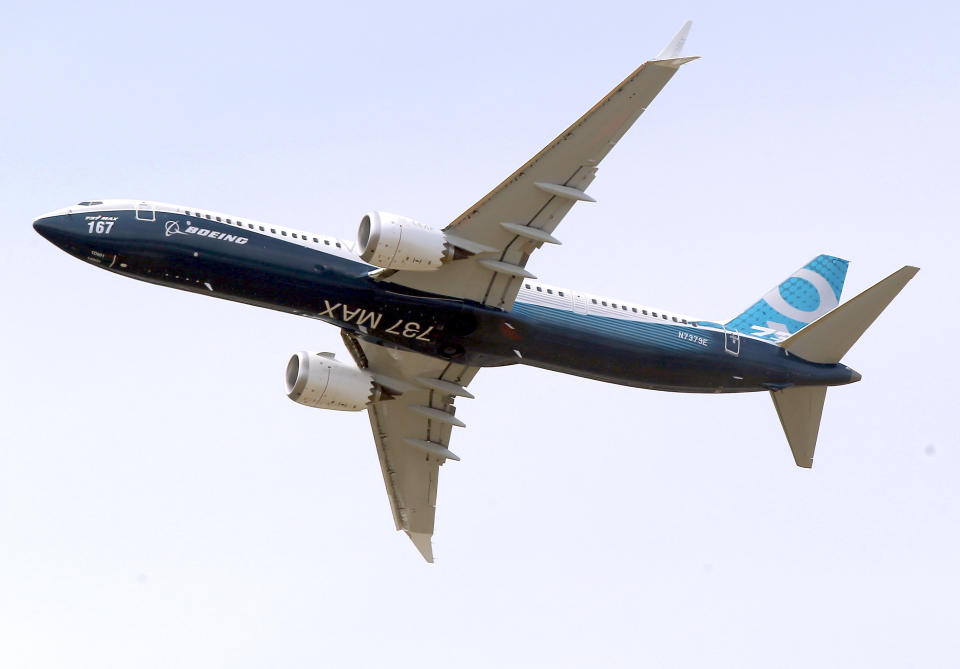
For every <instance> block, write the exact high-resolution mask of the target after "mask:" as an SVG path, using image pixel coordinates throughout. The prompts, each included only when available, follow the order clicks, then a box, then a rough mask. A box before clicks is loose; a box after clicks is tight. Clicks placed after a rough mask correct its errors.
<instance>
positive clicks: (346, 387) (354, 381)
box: [286, 351, 374, 411]
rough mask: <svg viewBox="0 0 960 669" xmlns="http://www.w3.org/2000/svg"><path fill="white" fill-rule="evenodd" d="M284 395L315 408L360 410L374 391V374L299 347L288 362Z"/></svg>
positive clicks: (329, 356)
mask: <svg viewBox="0 0 960 669" xmlns="http://www.w3.org/2000/svg"><path fill="white" fill-rule="evenodd" d="M286 379H287V397H289V398H290V399H292V400H293V401H294V402H296V403H297V404H303V405H304V406H308V407H315V408H317V409H336V410H337V411H363V410H364V409H365V408H367V402H369V401H370V400H371V399H372V397H373V394H374V387H373V377H372V376H370V374H368V373H366V372H364V371H363V370H360V369H357V368H356V367H354V366H353V365H348V364H345V363H342V362H340V361H339V360H336V359H334V357H333V353H308V352H307V351H300V352H299V353H297V354H295V355H294V356H293V357H292V358H290V362H288V363H287V374H286Z"/></svg>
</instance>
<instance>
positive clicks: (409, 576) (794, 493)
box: [0, 1, 960, 669]
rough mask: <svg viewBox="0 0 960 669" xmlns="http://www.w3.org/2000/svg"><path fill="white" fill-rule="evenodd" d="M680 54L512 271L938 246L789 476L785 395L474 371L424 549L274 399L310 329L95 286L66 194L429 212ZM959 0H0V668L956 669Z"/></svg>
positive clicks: (362, 423)
mask: <svg viewBox="0 0 960 669" xmlns="http://www.w3.org/2000/svg"><path fill="white" fill-rule="evenodd" d="M688 18H690V19H693V20H694V26H693V31H692V33H691V36H690V40H689V41H688V44H687V51H688V52H689V53H690V54H695V55H700V56H702V57H703V58H702V60H699V61H696V62H694V63H692V64H690V65H688V66H685V67H684V68H683V69H682V70H681V72H680V73H679V74H678V75H677V76H676V77H675V78H674V79H673V80H672V81H671V82H670V84H669V85H668V86H667V88H666V89H665V90H664V92H663V93H662V94H661V95H660V97H659V98H658V99H657V100H656V101H655V102H654V104H653V105H652V106H651V108H650V110H649V111H648V112H647V113H646V114H645V115H644V116H643V118H642V119H641V121H640V122H638V124H637V125H636V126H635V127H634V129H633V130H632V131H631V132H630V134H628V135H627V137H626V138H625V139H624V140H623V141H622V142H621V144H620V145H619V146H618V147H617V148H616V149H615V150H614V151H613V152H612V153H611V154H610V156H609V157H608V159H607V160H606V161H605V162H604V163H603V165H602V166H601V169H600V172H599V175H598V177H597V180H596V181H595V183H594V184H593V186H592V187H591V194H592V195H594V196H595V197H597V198H598V200H599V202H598V203H597V204H594V205H578V206H577V207H576V208H575V209H574V211H573V212H572V213H571V214H570V215H569V216H568V217H567V218H566V220H565V221H564V222H563V224H562V226H561V228H560V229H559V230H558V232H557V234H558V236H560V237H562V238H563V240H564V246H562V247H560V248H551V249H547V250H545V251H544V252H543V253H542V254H541V255H538V256H536V257H535V258H534V259H533V261H532V263H531V269H533V271H534V272H535V273H536V274H537V275H538V276H540V277H541V278H542V279H543V280H545V281H549V282H551V283H555V284H559V285H567V286H576V287H578V288H582V289H584V290H587V291H591V292H597V293H604V294H611V295H617V296H622V297H625V298H629V299H633V300H637V301H640V302H644V303H649V304H652V305H656V306H661V307H664V308H668V309H673V310H676V311H679V312H682V313H689V314H692V315H694V316H697V317H704V318H722V317H725V316H728V315H731V314H734V313H738V312H739V311H741V310H742V309H743V308H744V307H746V306H748V305H749V304H750V303H752V301H754V300H755V299H756V298H757V297H758V296H759V295H761V294H762V293H763V292H765V291H766V290H767V289H768V288H769V287H770V286H771V285H773V284H775V283H776V282H777V281H779V280H780V279H781V278H783V277H785V276H786V275H788V274H789V273H790V272H792V271H793V270H794V269H796V268H797V267H799V266H801V265H802V264H803V263H805V262H806V261H807V260H808V259H810V258H811V257H813V256H815V255H816V254H818V253H821V252H827V253H833V254H836V255H840V256H843V257H845V258H850V259H851V260H852V261H853V263H852V265H851V268H850V273H849V274H848V278H847V287H846V289H845V296H846V297H847V298H849V297H850V296H852V295H854V294H855V293H856V292H858V291H860V290H863V289H864V288H866V287H867V286H869V285H871V284H872V283H874V282H875V281H877V280H879V279H880V278H882V277H883V276H886V275H887V274H888V273H890V272H892V271H893V270H895V269H897V268H899V267H900V266H901V265H903V264H915V265H918V266H920V267H921V268H922V271H921V273H920V274H919V275H918V277H917V278H916V279H915V280H914V281H913V282H912V283H911V284H910V285H909V286H908V287H907V289H906V290H905V291H904V292H903V294H902V295H901V296H900V297H899V298H898V299H897V301H895V302H894V304H893V306H892V307H891V308H890V309H889V310H888V311H887V312H886V313H884V314H883V315H882V316H881V318H880V319H879V320H878V321H877V323H876V324H875V325H874V327H873V328H872V329H871V330H870V331H869V332H868V333H867V334H866V335H865V336H864V338H863V339H862V340H861V341H860V342H859V343H858V344H857V345H856V346H855V347H854V348H853V350H852V351H851V352H850V354H849V355H848V357H847V358H846V360H845V362H848V363H849V364H850V365H851V366H852V367H854V368H855V369H857V370H858V371H860V372H861V373H863V377H864V379H863V381H862V382H861V383H859V384H856V385H854V386H850V387H846V388H839V389H834V390H831V391H830V393H829V394H828V400H827V407H826V411H825V415H824V421H823V426H822V431H821V437H820V443H819V447H818V451H817V459H816V464H815V466H814V469H813V470H812V471H802V470H799V469H797V468H796V467H795V466H794V465H793V462H792V458H791V456H790V453H789V449H788V447H787V445H786V443H785V440H784V437H783V434H782V432H781V429H780V426H779V423H778V421H777V418H776V414H775V412H774V410H773V407H772V404H771V402H770V400H769V399H768V398H767V397H765V396H763V395H752V396H725V397H715V396H693V395H691V396H687V395H672V394H665V393H654V392H649V391H641V390H635V389H628V388H620V387H615V386H608V385H603V384H599V383H593V382H588V381H584V380H580V379H576V378H572V377H566V376H561V375H556V374H549V373H546V372H541V371H537V370H532V369H526V368H522V367H516V368H512V369H497V370H487V371H485V372H482V373H481V374H479V375H478V376H477V379H476V381H475V383H474V384H473V386H471V390H472V391H473V392H474V393H475V394H476V395H477V399H476V400H473V401H470V402H460V403H459V404H460V408H459V411H458V416H459V417H461V418H463V419H464V420H465V421H466V422H467V423H468V425H469V426H470V427H468V428H467V429H466V430H462V431H460V432H458V433H457V434H456V435H455V436H456V442H455V447H454V450H455V451H456V452H457V453H458V454H459V455H460V456H461V457H462V458H463V461H462V462H459V463H450V464H449V465H447V466H445V467H444V468H443V470H442V479H441V482H440V490H439V497H438V511H437V534H436V537H435V548H436V554H437V557H438V559H437V563H436V564H435V565H432V566H431V565H427V564H425V563H423V562H422V560H421V558H420V556H419V555H418V554H417V552H416V551H415V550H414V549H413V547H412V546H411V545H410V544H409V541H408V540H407V539H406V538H405V537H403V536H402V535H399V534H396V533H395V532H394V531H393V524H392V519H391V516H390V511H389V505H388V503H387V499H386V495H385V493H384V490H383V480H382V477H381V474H380V470H379V464H378V462H377V458H376V454H375V450H374V447H373V444H372V441H371V437H370V434H369V425H368V422H367V419H366V416H365V415H363V414H340V413H336V412H324V411H319V410H310V409H306V408H304V407H300V406H297V405H295V404H294V403H292V402H290V401H289V400H288V399H287V398H286V397H285V396H284V392H283V382H282V372H283V368H284V365H285V363H286V360H287V358H288V357H289V355H290V354H292V353H293V352H295V351H297V350H301V349H309V350H331V351H336V352H337V353H338V356H339V357H345V352H344V351H343V349H342V344H341V343H340V340H339V334H338V332H337V331H336V329H335V328H332V327H329V326H326V325H323V324H321V323H318V322H315V321H310V320H307V319H297V318H294V317H292V316H286V315H282V314H277V313H273V312H269V311H264V310H258V309H254V308H251V307H246V306H242V305H236V304H231V303H227V302H222V301H219V300H213V299H207V298H205V297H203V296H196V295H190V294H186V293H181V292H178V291H172V290H168V289H162V288H159V287H156V286H151V285H147V284H144V283H140V282H134V281H128V280H124V279H121V278H119V277H117V276H114V275H111V274H108V273H106V272H101V271H96V270H95V269H94V268H92V267H89V266H86V265H84V264H82V263H80V262H78V261H76V260H74V259H72V258H70V257H69V256H67V255H66V254H64V253H62V252H60V251H58V250H57V249H56V248H54V247H53V246H51V245H50V244H49V243H47V242H46V241H45V240H43V239H42V238H40V237H39V236H38V235H36V234H35V233H34V232H33V230H32V229H31V228H30V223H31V221H32V219H33V218H34V217H35V216H36V215H38V214H40V213H43V212H45V211H48V210H51V209H55V208H59V207H61V206H65V205H67V204H70V203H73V202H76V201H79V200H84V199H92V198H106V197H132V198H146V199H153V200H161V201H170V202H178V203H183V204H189V205H193V206H197V207H205V208H209V209H214V210H219V211H226V212H231V213H234V214H238V215H242V216H247V217H251V218H259V219H262V220H268V221H276V222H277V223H286V224H289V225H292V226H296V227H303V228H307V229H314V230H317V231H322V232H324V233H327V234H333V235H337V236H340V237H344V238H353V236H354V235H355V231H356V226H357V224H358V223H359V220H360V218H361V216H362V215H363V213H364V212H365V211H367V210H369V209H385V210H390V211H397V212H400V213H403V214H405V215H408V216H411V217H414V218H417V219H419V220H421V221H424V222H426V223H429V224H432V225H435V226H438V227H442V226H443V225H445V224H446V223H447V222H449V221H450V220H451V219H452V218H453V217H454V216H456V215H457V214H459V213H460V212H461V211H462V210H464V209H465V208H466V207H468V206H469V205H470V204H472V203H473V202H474V201H476V200H477V199H478V198H479V197H480V196H481V195H483V194H484V193H485V192H486V191H487V190H489V189H490V188H491V187H492V186H494V185H495V184H496V183H498V182H499V181H500V180H501V179H502V178H503V177H504V176H506V175H507V174H509V173H510V172H511V171H512V170H513V169H515V168H516V167H517V166H518V165H519V164H521V163H522V162H523V161H524V160H526V159H527V158H528V157H529V156H531V155H532V154H533V153H535V152H536V151H538V150H539V149H540V148H541V147H542V146H543V144H545V143H546V142H547V141H548V140H550V139H551V138H553V137H554V136H555V135H556V134H557V133H558V132H559V131H560V130H562V129H563V128H565V127H566V126H567V125H568V124H569V123H570V122H571V121H572V120H574V119H575V118H576V117H578V116H579V115H580V114H581V113H582V112H583V111H584V110H586V109H588V108H589V107H590V106H591V105H592V104H593V103H594V102H595V101H596V100H597V99H599V98H600V97H601V96H602V95H604V94H605V93H606V92H607V91H608V90H609V89H610V88H611V87H612V86H613V85H615V84H616V83H617V82H619V81H620V79H621V78H622V77H623V76H625V75H626V74H627V73H628V72H630V71H631V70H632V69H633V68H634V67H635V66H637V65H638V64H639V63H640V62H642V61H643V60H645V59H646V58H648V57H651V56H653V55H655V54H656V53H657V52H658V51H659V50H660V48H661V47H662V46H663V45H664V44H665V43H666V42H667V41H668V40H669V39H670V37H671V36H672V34H673V33H674V32H675V31H676V30H677V29H678V28H679V27H680V25H681V24H682V23H683V21H684V20H686V19H688ZM958 18H960V11H958V9H957V8H956V5H955V4H951V3H932V2H914V3H909V4H905V3H871V4H869V5H868V4H864V3H812V4H811V3H804V4H800V3H795V4H792V5H789V6H787V5H777V4H775V3H746V2H740V3H737V2H733V3H730V2H727V3H706V2H675V3H662V2H657V3H653V2H650V3H642V2H637V3H621V2H603V1H598V2H593V3H589V4H584V3H574V2H561V1H554V2H530V3H524V4H522V5H517V4H514V3H508V2H487V3H484V4H482V5H462V6H461V5H457V6H451V5H449V4H444V3H436V4H434V3H372V2H371V3H353V4H352V5H351V6H336V5H325V4H315V5H307V4H304V5H298V4H291V3H283V2H274V3H235V2H231V3H224V4H222V5H216V4H203V3H194V2H190V3H186V2H169V3H155V4H152V5H149V6H143V7H141V8H136V7H131V6H130V5H128V4H116V5H114V4H109V3H104V4H102V5H95V6H83V5H81V4H77V3H8V4H7V5H5V7H4V20H3V22H2V26H0V56H2V61H0V62H2V63H3V65H2V66H0V90H2V91H3V92H4V93H5V95H4V99H5V101H6V104H4V105H3V108H2V111H0V196H2V197H3V201H4V202H5V203H6V211H7V214H6V223H7V224H6V226H5V227H4V229H5V230H7V231H8V234H7V237H6V239H5V249H6V254H5V262H4V263H3V264H2V265H0V273H2V275H0V278H2V285H3V286H4V288H3V293H2V296H3V306H4V311H5V312H6V313H7V314H8V318H7V321H6V327H5V328H3V330H2V331H0V343H2V347H3V350H4V351H5V353H6V355H5V356H4V357H3V361H2V366H3V370H4V373H3V379H4V383H3V384H2V386H0V392H2V397H0V402H2V403H0V406H2V407H3V409H2V411H3V421H2V424H3V427H4V429H3V435H4V436H3V439H2V442H3V446H2V447H0V537H2V541H0V666H3V667H31V668H32V667H64V666H69V667H97V668H98V669H100V668H103V667H114V666H116V667H131V666H136V667H170V666H187V667H204V668H209V667H220V666H222V667H263V666H285V667H301V666H303V667H306V666H311V667H315V666H358V667H380V666H385V665H387V664H388V663H389V664H390V665H392V666H399V667H406V666H410V667H439V666H463V667H489V666H549V667H568V666H569V667H579V666H585V665H593V666H614V667H619V666H623V667H632V666H639V665H646V666H663V667H703V666H710V667H737V668H741V667H765V668H766V667H810V666H821V667H871V668H876V667H898V668H899V667H906V666H918V667H952V666H956V664H957V662H958V661H960V641H958V636H957V632H956V630H957V629H958V626H960V614H958V604H957V601H958V598H960V574H958V572H957V565H958V564H960V541H958V536H957V534H958V528H960V492H958V484H957V482H958V480H960V455H958V446H960V444H958V438H957V428H956V421H955V420H954V415H955V413H956V392H955V390H954V388H953V386H954V380H955V379H956V377H957V371H958V370H957V363H956V358H955V353H954V350H955V346H954V334H953V333H954V332H955V331H956V329H957V326H958V325H960V323H958V316H957V300H956V297H955V294H954V292H955V291H954V290H953V286H954V285H955V283H956V278H955V276H954V267H955V266H956V257H957V252H958V249H960V244H958V241H960V235H958V233H957V217H958V216H957V212H958V207H957V204H958V203H957V186H956V181H957V167H956V165H957V155H958V148H960V147H958V138H960V133H958V131H957V128H956V119H957V118H958V112H960V104H958V102H960V90H958V69H960V68H958V56H957V50H956V40H957V35H958V34H960V21H958Z"/></svg>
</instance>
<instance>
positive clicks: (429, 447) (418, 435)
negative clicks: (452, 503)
mask: <svg viewBox="0 0 960 669" xmlns="http://www.w3.org/2000/svg"><path fill="white" fill-rule="evenodd" d="M342 334H343V338H344V342H345V343H346V344H347V349H348V350H349V351H350V353H351V355H353V358H354V360H355V361H356V362H357V365H358V366H359V367H360V368H361V369H365V370H366V371H368V372H370V373H371V374H373V377H374V379H375V380H376V382H377V384H378V385H379V386H380V387H382V388H384V389H385V390H386V391H387V392H386V393H385V394H384V396H383V397H382V398H379V399H377V400H375V401H373V402H371V403H370V404H368V405H367V414H368V415H369V416H370V427H371V428H373V438H374V440H375V441H376V444H377V455H378V456H379V457H380V468H381V469H382V470H383V481H384V483H385V484H386V486H387V496H388V497H389V499H390V507H391V509H393V520H394V523H396V526H397V529H398V530H404V531H405V532H406V533H407V536H409V537H410V539H411V540H412V541H413V543H414V545H415V546H416V547H417V550H419V551H420V553H421V555H423V557H424V559H426V561H427V562H433V546H432V544H431V537H432V536H433V521H434V515H435V512H436V504H437V479H438V476H439V473H440V466H441V465H442V464H443V463H444V462H445V461H446V460H459V459H460V458H458V457H457V456H456V455H454V453H453V452H452V451H450V449H449V444H450V433H451V431H452V429H453V428H454V427H464V424H463V423H462V422H461V421H460V420H458V419H457V418H456V416H455V415H454V413H455V410H454V407H453V400H454V398H455V397H456V396H458V395H459V396H461V397H467V398H472V397H473V395H471V394H470V393H469V392H467V391H466V390H465V386H466V385H467V384H468V383H470V381H471V380H472V379H473V377H474V375H475V374H476V373H477V369H478V368H477V367H470V366H467V365H460V364H456V363H453V362H449V361H446V360H440V359H437V358H430V357H427V356H425V355H421V354H419V353H414V352H412V351H404V350H399V349H392V348H386V347H384V346H380V345H378V344H374V343H371V342H368V341H365V340H362V339H358V338H357V337H356V336H354V335H352V334H350V333H348V332H347V331H345V330H344V331H342Z"/></svg>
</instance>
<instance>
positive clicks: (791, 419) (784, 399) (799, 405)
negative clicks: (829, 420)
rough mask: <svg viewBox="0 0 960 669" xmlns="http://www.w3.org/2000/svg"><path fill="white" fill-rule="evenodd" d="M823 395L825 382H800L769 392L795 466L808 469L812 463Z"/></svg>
mask: <svg viewBox="0 0 960 669" xmlns="http://www.w3.org/2000/svg"><path fill="white" fill-rule="evenodd" d="M826 396H827V388H826V386H801V387H798V388H785V389H783V390H775V391H773V392H771V393H770V397H772V398H773V405H774V406H775V407H776V408H777V415H778V416H780V424H781V425H783V431H784V432H785V433H786V435H787V441H788V442H789V444H790V450H791V451H793V459H794V460H796V462H797V466H798V467H804V468H806V469H809V468H810V467H812V466H813V451H814V449H815V448H816V447H817V434H818V433H819V432H820V417H821V416H822V415H823V400H824V398H826Z"/></svg>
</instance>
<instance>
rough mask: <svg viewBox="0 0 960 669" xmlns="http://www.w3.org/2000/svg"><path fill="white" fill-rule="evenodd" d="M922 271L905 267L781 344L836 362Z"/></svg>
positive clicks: (806, 355)
mask: <svg viewBox="0 0 960 669" xmlns="http://www.w3.org/2000/svg"><path fill="white" fill-rule="evenodd" d="M919 271H920V270H919V269H917V268H916V267H909V266H907V267H903V268H902V269H899V270H897V271H896V272H894V273H893V274H891V275H890V276H888V277H887V278H886V279H884V280H883V281H881V282H880V283H878V284H876V285H874V286H873V287H872V288H868V289H867V290H865V291H863V292H862V293H860V294H859V295H857V296H856V297H855V298H853V299H852V300H850V301H849V302H845V303H844V304H842V305H841V306H839V307H837V308H836V309H834V310H833V311H831V312H830V313H828V314H826V315H825V316H821V317H820V318H819V319H817V320H816V321H814V322H813V323H811V324H810V325H808V326H807V327H805V328H803V329H802V330H800V331H799V332H797V333H796V334H794V335H793V336H791V337H789V338H788V339H786V340H785V341H784V342H783V343H781V344H780V345H781V346H782V347H783V348H785V349H787V350H788V351H789V352H790V353H792V354H793V355H796V356H799V357H801V358H803V359H804V360H809V361H810V362H820V363H836V362H840V359H841V358H842V357H843V356H844V355H845V354H846V353H847V351H849V350H850V347H851V346H853V345H854V344H855V343H856V341H857V340H858V339H860V336H861V335H862V334H863V333H864V332H865V331H866V329H867V328H868V327H870V324H871V323H873V321H875V320H876V318H877V316H879V315H880V313H881V312H882V311H883V310H884V309H886V308H887V305H888V304H890V302H891V301H892V300H893V298H895V297H896V296H897V295H898V294H899V293H900V291H901V290H903V287H904V286H906V285H907V282H908V281H910V279H912V278H913V277H914V275H915V274H916V273H917V272H919Z"/></svg>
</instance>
